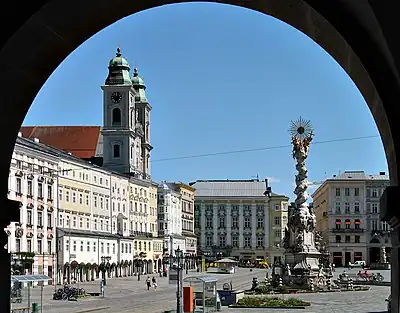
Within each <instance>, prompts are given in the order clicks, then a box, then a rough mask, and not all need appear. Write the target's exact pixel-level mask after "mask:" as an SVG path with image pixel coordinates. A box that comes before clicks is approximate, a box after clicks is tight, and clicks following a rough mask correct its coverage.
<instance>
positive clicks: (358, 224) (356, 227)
mask: <svg viewBox="0 0 400 313" xmlns="http://www.w3.org/2000/svg"><path fill="white" fill-rule="evenodd" d="M360 224H361V222H360V220H359V219H357V220H355V221H354V228H355V229H360Z"/></svg>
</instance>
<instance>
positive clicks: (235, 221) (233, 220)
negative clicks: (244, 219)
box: [232, 216, 239, 228]
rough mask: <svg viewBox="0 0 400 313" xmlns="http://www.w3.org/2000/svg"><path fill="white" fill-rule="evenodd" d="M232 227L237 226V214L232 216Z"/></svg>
mask: <svg viewBox="0 0 400 313" xmlns="http://www.w3.org/2000/svg"><path fill="white" fill-rule="evenodd" d="M232 227H233V228H238V227H239V226H238V217H237V216H232Z"/></svg>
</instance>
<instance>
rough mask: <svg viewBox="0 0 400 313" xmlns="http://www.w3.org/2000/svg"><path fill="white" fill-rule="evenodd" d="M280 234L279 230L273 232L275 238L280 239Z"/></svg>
mask: <svg viewBox="0 0 400 313" xmlns="http://www.w3.org/2000/svg"><path fill="white" fill-rule="evenodd" d="M281 234H282V233H281V231H280V230H275V238H281Z"/></svg>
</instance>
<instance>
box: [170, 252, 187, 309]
mask: <svg viewBox="0 0 400 313" xmlns="http://www.w3.org/2000/svg"><path fill="white" fill-rule="evenodd" d="M183 262H184V256H183V251H182V250H181V249H179V247H178V249H176V250H175V256H172V255H171V256H170V262H169V264H170V265H169V266H170V275H171V269H173V270H175V271H176V274H177V281H176V287H177V292H176V313H183V306H182V301H181V298H182V294H183V292H182V285H183V275H182V269H183Z"/></svg>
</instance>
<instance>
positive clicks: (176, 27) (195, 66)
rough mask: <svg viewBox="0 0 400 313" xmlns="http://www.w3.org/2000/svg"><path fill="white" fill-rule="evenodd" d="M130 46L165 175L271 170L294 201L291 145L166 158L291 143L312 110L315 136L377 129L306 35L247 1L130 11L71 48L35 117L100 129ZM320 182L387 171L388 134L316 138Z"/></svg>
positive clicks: (158, 172) (34, 120) (185, 177)
mask: <svg viewBox="0 0 400 313" xmlns="http://www.w3.org/2000/svg"><path fill="white" fill-rule="evenodd" d="M117 46H120V47H121V49H122V53H123V55H124V56H125V57H126V59H127V60H128V62H130V65H131V68H133V67H135V66H137V67H138V68H139V72H140V73H141V75H142V77H143V78H144V80H145V82H146V84H147V96H148V98H149V100H150V103H151V105H152V106H153V110H152V134H151V137H152V144H153V146H154V150H153V154H152V159H153V160H154V162H153V163H152V174H153V178H154V179H155V180H157V181H160V180H180V181H183V182H190V181H193V180H196V179H249V178H252V177H254V176H256V175H257V174H258V175H259V176H260V178H264V177H266V176H268V177H271V181H273V182H272V188H273V191H274V192H278V193H283V194H286V195H288V196H290V197H291V198H292V199H293V181H294V174H295V169H294V161H293V159H292V158H291V149H290V148H281V149H273V150H265V151H257V152H248V153H238V154H228V155H222V156H213V157H203V158H191V159H184V160H174V161H165V162H156V160H157V159H163V158H173V157H179V156H187V155H198V154H207V153H214V152H223V151H231V150H242V149H252V148H262V147H273V146H282V145H286V144H290V138H289V134H288V127H289V124H290V120H292V119H296V118H298V117H299V116H302V117H304V118H306V119H310V120H311V121H312V123H313V125H314V128H315V133H316V136H315V141H325V140H332V139H341V138H349V137H359V136H369V135H377V134H378V130H377V128H376V125H375V122H374V120H373V118H372V115H371V113H370V111H369V109H368V107H367V104H366V103H365V101H364V99H363V97H362V95H361V94H360V92H359V91H358V89H357V88H356V86H355V85H354V83H353V82H352V81H351V79H350V78H349V77H348V75H347V74H346V73H345V72H344V71H343V69H342V68H341V67H340V66H339V65H338V64H337V63H336V61H335V60H334V59H333V58H332V57H331V56H330V55H328V54H327V53H326V52H325V51H324V50H323V49H322V48H320V47H319V46H318V45H317V44H316V43H314V42H313V41H312V40H311V39H309V38H308V37H307V36H306V35H304V34H302V33H301V32H299V31H297V30H296V29H294V28H293V27H291V26H289V25H287V24H285V23H283V22H281V21H279V20H276V19H274V18H272V17H270V16H267V15H264V14H260V13H258V12H254V11H250V10H246V9H243V8H239V7H233V6H227V5H220V4H210V3H191V4H177V5H169V6H164V7H159V8H156V9H152V10H148V11H144V12H141V13H139V14H135V15H132V16H129V17H127V18H125V19H123V20H120V21H119V22H117V23H115V24H113V25H111V26H109V27H108V28H106V29H104V30H103V31H101V32H100V33H98V34H96V35H95V36H93V37H92V38H90V39H89V40H88V41H87V42H85V43H84V44H83V45H82V46H80V47H79V48H78V49H77V50H76V51H75V52H74V53H72V54H71V55H70V56H69V57H68V58H67V59H66V60H65V61H64V62H63V63H62V64H61V65H60V66H59V67H58V69H57V70H56V71H55V72H54V73H53V75H52V76H51V77H50V78H49V80H48V81H47V83H46V84H45V85H44V87H43V88H42V90H41V91H40V93H39V94H38V96H37V97H36V99H35V101H34V103H33V106H32V108H31V109H30V111H29V113H28V115H27V117H26V119H25V121H24V125H101V123H102V91H101V89H100V85H102V84H103V83H104V80H105V78H106V76H107V65H108V61H109V60H110V59H111V58H112V57H113V56H114V55H115V49H116V47H117ZM308 168H309V179H310V180H311V181H319V180H324V179H325V178H327V177H328V176H331V175H333V174H337V173H338V172H339V171H344V170H365V171H366V172H370V173H377V172H379V171H387V162H386V158H385V154H384V150H383V146H382V142H381V139H380V138H372V139H363V140H355V141H343V142H334V143H326V144H315V145H313V146H312V147H311V150H310V156H309V159H308Z"/></svg>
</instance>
